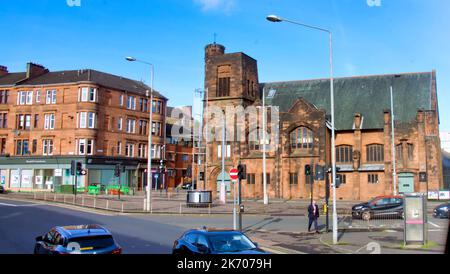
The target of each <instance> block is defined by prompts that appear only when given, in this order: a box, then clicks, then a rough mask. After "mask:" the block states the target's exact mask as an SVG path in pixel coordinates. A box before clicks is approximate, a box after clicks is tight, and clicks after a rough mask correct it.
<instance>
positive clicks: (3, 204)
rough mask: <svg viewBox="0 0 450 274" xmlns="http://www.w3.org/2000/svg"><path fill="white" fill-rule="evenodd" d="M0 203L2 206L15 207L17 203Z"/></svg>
mask: <svg viewBox="0 0 450 274" xmlns="http://www.w3.org/2000/svg"><path fill="white" fill-rule="evenodd" d="M0 205H2V206H11V207H17V205H13V204H5V203H0Z"/></svg>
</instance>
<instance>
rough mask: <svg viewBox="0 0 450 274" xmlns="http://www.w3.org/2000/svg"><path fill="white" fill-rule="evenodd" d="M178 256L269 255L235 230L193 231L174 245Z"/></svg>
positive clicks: (174, 251) (188, 232) (174, 252)
mask: <svg viewBox="0 0 450 274" xmlns="http://www.w3.org/2000/svg"><path fill="white" fill-rule="evenodd" d="M172 253H173V254H176V255H194V254H268V253H267V252H265V251H264V250H262V249H260V248H259V247H258V245H257V244H256V243H254V242H252V241H251V240H250V239H249V238H248V237H247V236H245V234H243V233H242V232H239V231H235V230H225V229H224V230H218V229H206V228H203V229H193V230H189V231H187V232H185V233H184V234H183V235H182V236H181V237H180V238H179V239H178V240H176V241H175V242H174V244H173V249H172Z"/></svg>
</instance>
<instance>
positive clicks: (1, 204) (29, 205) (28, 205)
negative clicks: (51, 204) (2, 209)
mask: <svg viewBox="0 0 450 274" xmlns="http://www.w3.org/2000/svg"><path fill="white" fill-rule="evenodd" d="M0 206H9V207H31V206H40V204H26V205H15V204H7V203H0Z"/></svg>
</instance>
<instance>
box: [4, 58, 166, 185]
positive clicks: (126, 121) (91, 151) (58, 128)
mask: <svg viewBox="0 0 450 274" xmlns="http://www.w3.org/2000/svg"><path fill="white" fill-rule="evenodd" d="M149 90H151V88H150V87H148V86H147V85H145V84H143V83H142V82H139V81H134V80H131V79H127V78H123V77H120V76H115V75H111V74H108V73H103V72H99V71H95V70H90V69H87V70H70V71H55V72H50V71H49V70H48V69H46V68H44V67H43V66H40V65H36V64H32V63H29V64H28V65H27V71H26V72H19V73H9V72H8V71H7V69H6V68H5V67H0V173H1V183H3V184H4V185H5V186H6V188H7V189H12V190H18V189H22V190H48V189H56V188H57V187H58V186H60V185H64V184H73V181H74V180H73V179H74V178H73V176H71V175H70V163H71V161H72V160H77V161H81V162H83V165H84V167H85V168H86V169H87V171H88V174H87V176H79V177H78V178H77V185H78V187H80V188H83V187H84V188H86V187H87V186H88V185H91V184H101V185H103V186H107V185H111V184H116V185H117V184H118V183H119V181H118V180H119V178H116V177H114V168H115V165H116V164H122V165H124V166H125V172H124V173H122V176H121V178H120V182H121V184H123V185H128V186H130V187H131V188H132V189H134V190H136V191H138V190H141V189H142V187H143V185H146V172H145V171H146V168H147V154H148V153H147V150H148V149H147V148H148V141H147V140H148V132H149V129H150V126H149V110H150V109H149V107H150V97H149V96H148V95H149V93H148V91H149ZM166 102H167V99H166V98H165V97H164V96H163V95H161V94H160V93H158V92H156V91H155V92H154V100H153V104H152V107H153V125H152V133H153V135H154V136H153V141H152V142H153V147H152V151H153V160H154V161H153V164H152V169H153V172H155V173H156V172H159V169H158V167H159V160H160V159H161V154H162V153H163V150H162V149H161V148H162V147H163V145H164V142H165V138H164V136H165V107H166ZM154 181H155V182H154V184H155V183H156V179H154Z"/></svg>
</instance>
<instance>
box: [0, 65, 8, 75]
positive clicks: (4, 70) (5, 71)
mask: <svg viewBox="0 0 450 274" xmlns="http://www.w3.org/2000/svg"><path fill="white" fill-rule="evenodd" d="M8 73H9V72H8V68H7V67H5V66H0V76H3V75H6V74H8Z"/></svg>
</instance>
